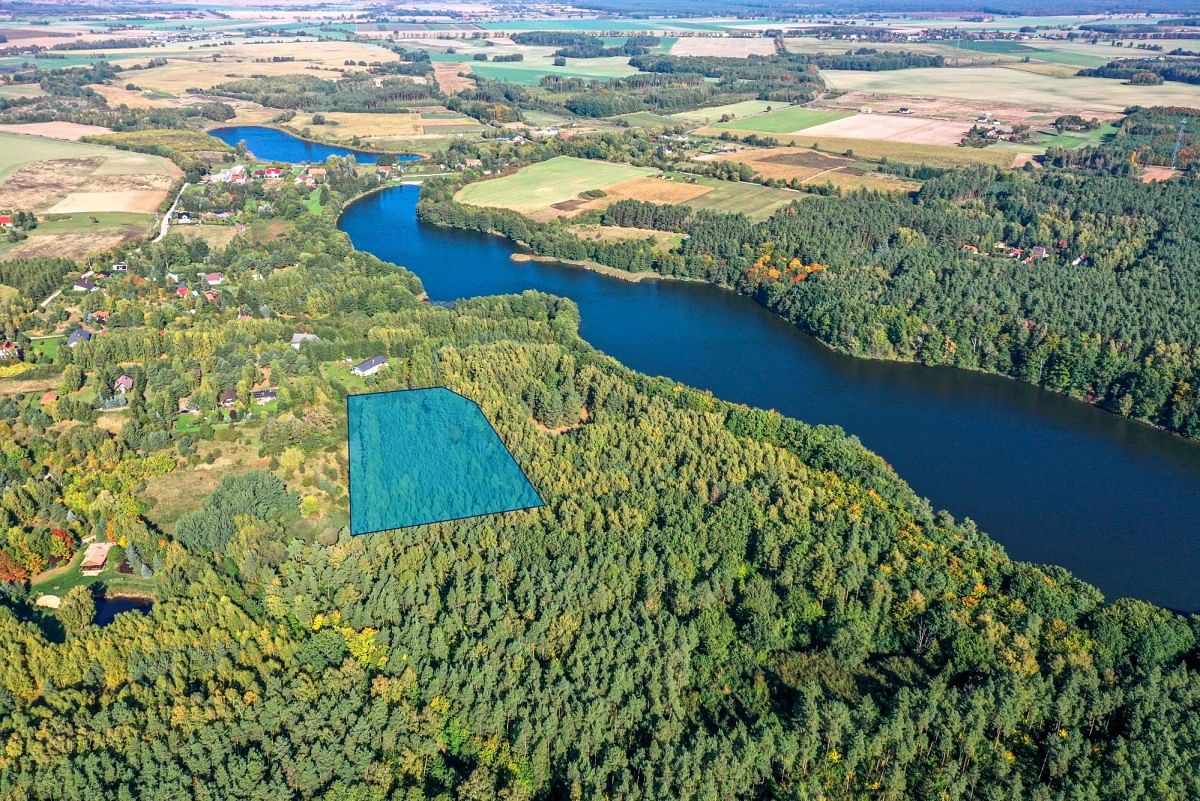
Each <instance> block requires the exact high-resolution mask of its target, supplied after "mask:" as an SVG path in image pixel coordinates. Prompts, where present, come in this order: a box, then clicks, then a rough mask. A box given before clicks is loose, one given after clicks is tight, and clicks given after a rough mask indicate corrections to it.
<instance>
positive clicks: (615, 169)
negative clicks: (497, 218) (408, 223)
mask: <svg viewBox="0 0 1200 801" xmlns="http://www.w3.org/2000/svg"><path fill="white" fill-rule="evenodd" d="M657 173H658V171H657V170H655V169H652V168H650V167H633V166H630V165H628V164H613V163H610V162H607V161H595V160H592V159H579V158H574V157H572V156H558V157H556V158H552V159H549V160H548V161H542V162H539V163H537V164H531V165H529V166H528V167H524V168H522V169H521V170H520V171H518V172H517V173H515V174H513V175H508V176H505V177H504V178H497V179H494V180H491V181H479V182H476V183H473V184H468V185H467V186H464V187H463V188H462V189H460V190H459V192H458V194H457V195H456V197H455V199H456V200H458V201H459V202H460V203H469V204H471V205H474V206H492V207H498V208H505V209H512V210H513V211H517V212H522V213H528V212H534V211H540V210H544V209H547V208H549V207H550V206H551V205H553V204H555V203H562V202H565V201H568V200H574V199H575V198H577V197H579V194H580V193H581V192H585V191H587V190H589V189H600V190H603V189H607V188H608V187H610V186H613V185H614V184H619V183H621V182H623V181H629V180H632V179H634V178H642V177H644V176H647V175H655V174H657Z"/></svg>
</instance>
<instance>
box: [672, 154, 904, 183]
mask: <svg viewBox="0 0 1200 801" xmlns="http://www.w3.org/2000/svg"><path fill="white" fill-rule="evenodd" d="M696 160H697V161H733V162H737V163H739V164H748V165H750V166H751V167H753V168H754V171H755V172H756V173H758V174H759V175H760V176H762V177H763V178H775V179H781V180H784V181H793V180H798V181H800V182H801V183H811V184H818V185H824V184H826V183H830V184H833V185H834V186H836V187H839V188H841V189H847V190H849V189H860V188H861V189H873V190H877V191H887V192H911V191H913V190H915V189H917V188H919V187H920V184H919V183H917V182H916V181H907V180H900V179H898V178H897V177H896V176H894V175H887V174H883V173H880V172H877V171H876V170H875V169H874V167H873V166H872V165H869V164H863V163H860V162H858V161H855V160H854V159H848V158H845V157H843V156H831V155H827V154H824V153H819V152H817V151H814V150H812V149H811V148H788V147H775V148H752V149H748V150H739V151H737V152H734V153H716V154H712V155H708V156H699V157H697V159H696Z"/></svg>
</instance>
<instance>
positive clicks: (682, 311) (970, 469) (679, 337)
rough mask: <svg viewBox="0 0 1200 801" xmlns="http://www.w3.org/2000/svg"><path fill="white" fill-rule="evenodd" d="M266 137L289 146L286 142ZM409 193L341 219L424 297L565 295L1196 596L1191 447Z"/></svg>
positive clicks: (686, 359) (1078, 555)
mask: <svg viewBox="0 0 1200 801" xmlns="http://www.w3.org/2000/svg"><path fill="white" fill-rule="evenodd" d="M227 130H228V129H227ZM274 133H277V134H278V133H279V132H274ZM280 136H282V137H284V138H286V139H293V138H292V137H288V136H287V135H286V134H280ZM243 138H245V137H243ZM270 141H272V142H274V141H275V138H274V137H273V138H272V139H271V140H270ZM295 141H298V140H295ZM259 147H260V148H261V149H258V150H255V148H253V147H252V148H251V150H254V152H255V153H256V155H258V156H259V157H260V158H264V159H269V160H276V159H277V160H281V161H284V160H291V159H289V158H287V155H288V154H289V153H290V152H292V150H291V149H292V144H291V143H284V145H282V146H281V148H280V149H279V150H272V149H270V148H269V147H268V143H267V141H266V140H263V141H262V143H261V144H260V145H259ZM418 192H419V189H418V187H415V186H400V187H395V188H392V189H388V190H386V191H383V192H380V193H377V194H374V195H370V196H368V197H366V198H364V199H363V200H362V201H360V202H358V203H355V204H353V205H352V206H350V207H349V208H348V209H347V210H346V213H345V214H344V215H343V217H342V220H341V227H342V229H343V230H344V231H346V232H347V233H348V234H349V235H350V238H351V240H352V241H353V242H354V245H355V246H356V247H358V248H359V249H361V250H365V251H369V252H371V253H374V254H375V255H377V256H379V257H380V258H382V259H386V260H388V261H391V262H395V263H396V264H400V265H403V266H405V267H407V268H408V269H410V270H412V271H413V272H415V273H416V274H417V275H419V276H420V277H421V280H422V281H423V282H424V284H425V288H426V290H427V291H428V293H429V296H430V298H431V299H432V300H442V301H449V300H455V299H458V298H465V297H473V296H478V295H495V294H503V293H511V292H521V291H523V290H526V289H536V290H539V291H542V292H548V293H551V294H555V295H560V296H563V297H569V298H571V299H572V300H574V301H575V302H576V303H577V304H578V305H579V309H580V312H581V314H582V318H583V319H582V323H581V333H582V335H583V336H584V338H585V339H587V340H588V341H589V342H590V343H592V344H593V345H594V346H596V347H597V348H599V349H601V350H603V351H605V352H606V353H608V354H609V355H611V356H613V357H615V358H617V359H619V360H620V361H621V362H623V363H625V364H627V365H629V366H630V367H632V368H634V369H636V370H640V371H642V372H645V373H650V374H655V375H665V376H669V377H671V378H673V379H675V380H678V381H681V382H684V383H686V384H690V385H691V386H695V387H700V388H703V389H709V390H711V391H712V392H713V393H714V394H716V395H717V396H719V397H721V398H724V399H726V400H731V401H736V402H740V403H746V404H750V405H753V406H759V407H764V408H772V409H778V410H779V411H780V412H782V413H784V414H786V415H789V416H791V417H796V418H798V419H800V420H804V421H806V422H809V423H831V424H835V425H840V426H842V427H843V428H845V429H846V430H847V431H848V432H849V433H851V434H854V435H856V436H858V437H859V438H860V439H861V440H862V441H863V443H864V444H865V445H866V446H867V447H868V448H870V449H871V450H873V451H875V452H876V453H879V454H880V455H882V456H883V457H884V458H885V459H887V460H888V461H889V462H890V463H891V464H892V465H893V466H895V468H896V470H897V471H898V472H899V473H900V475H901V476H903V477H904V478H905V480H907V481H908V482H909V484H911V485H912V487H913V488H914V489H915V490H916V491H917V492H918V493H920V494H921V495H924V496H926V497H928V498H929V499H930V500H931V501H932V502H933V504H934V505H935V506H936V507H938V508H945V509H949V510H950V511H951V512H953V513H954V514H955V516H957V517H970V518H972V519H974V520H975V521H976V522H977V523H978V524H979V526H980V528H981V529H983V530H984V531H986V532H988V533H989V534H990V535H992V536H993V537H995V538H996V539H997V540H999V541H1000V542H1001V543H1003V544H1004V546H1005V547H1006V548H1007V550H1008V552H1009V553H1010V554H1011V555H1012V556H1013V557H1014V558H1017V559H1023V560H1027V561H1032V562H1041V563H1048V564H1058V565H1062V566H1064V567H1066V568H1068V569H1069V570H1071V571H1072V572H1074V573H1075V574H1076V575H1078V576H1080V577H1081V578H1083V579H1085V580H1087V581H1089V582H1092V583H1093V584H1095V585H1096V586H1098V587H1099V588H1100V589H1101V590H1102V591H1103V592H1104V593H1105V595H1106V596H1107V597H1108V598H1110V599H1114V598H1118V597H1122V596H1131V597H1136V598H1143V599H1146V600H1149V601H1153V602H1155V603H1158V604H1161V605H1163V606H1168V607H1171V608H1173V609H1178V610H1188V611H1192V610H1197V609H1200V581H1197V580H1196V576H1197V575H1200V445H1196V444H1193V443H1189V442H1185V441H1184V440H1182V439H1180V438H1178V437H1175V436H1172V435H1170V434H1167V433H1165V432H1162V431H1158V430H1155V429H1153V428H1150V427H1149V426H1145V425H1142V424H1139V423H1134V422H1132V421H1129V420H1126V419H1124V418H1120V417H1117V416H1116V415H1112V414H1108V413H1106V412H1103V411H1100V410H1099V409H1095V408H1092V407H1090V406H1087V405H1085V404H1082V403H1079V402H1076V401H1073V400H1070V399H1068V398H1064V397H1061V396H1058V395H1054V394H1051V393H1048V392H1045V391H1042V390H1040V389H1038V388H1036V387H1033V386H1030V385H1028V384H1021V383H1019V382H1016V381H1012V380H1009V379H1006V378H1001V377H999V376H989V375H983V374H980V373H971V372H967V371H965V370H957V369H954V368H949V367H922V366H920V365H913V364H898V363H893V362H877V361H869V360H865V359H856V358H853V357H850V356H845V355H842V354H838V353H835V352H833V351H830V350H829V349H827V348H825V347H824V346H822V345H821V344H820V343H819V342H817V341H816V340H814V339H812V338H811V337H808V336H806V335H804V334H802V333H800V332H799V331H798V330H797V329H796V328H795V326H793V325H791V324H790V323H788V322H786V321H785V320H782V319H780V318H779V317H776V316H775V315H774V314H772V313H770V312H768V311H767V310H766V309H764V308H762V307H761V306H759V305H758V304H757V303H755V302H754V301H752V300H750V299H748V298H743V297H739V296H737V295H735V294H733V293H731V292H727V291H724V290H721V289H718V288H716V287H711V286H707V285H704V284H696V283H683V282H675V281H654V280H652V281H643V282H641V283H636V284H635V283H629V282H626V281H622V280H619V279H615V278H609V277H606V276H603V275H600V274H597V273H593V272H590V271H587V270H583V269H580V268H578V267H570V266H566V265H557V264H544V263H537V262H525V263H516V262H513V261H512V260H511V259H510V258H509V256H510V255H511V254H512V253H513V252H514V251H515V250H516V248H515V247H514V246H513V245H512V244H511V243H509V242H507V241H506V240H502V239H500V238H498V237H491V236H486V235H483V234H476V233H471V232H466V231H456V230H449V229H441V228H436V227H433V226H428V225H423V224H421V223H420V222H418V221H417V219H416V201H417V196H418Z"/></svg>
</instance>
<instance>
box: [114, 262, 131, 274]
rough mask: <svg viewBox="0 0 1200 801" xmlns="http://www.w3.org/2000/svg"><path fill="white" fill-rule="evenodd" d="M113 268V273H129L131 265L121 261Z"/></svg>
mask: <svg viewBox="0 0 1200 801" xmlns="http://www.w3.org/2000/svg"><path fill="white" fill-rule="evenodd" d="M112 268H113V272H114V273H127V272H129V264H127V263H126V262H123V261H119V262H117V263H116V264H114V265H113V266H112Z"/></svg>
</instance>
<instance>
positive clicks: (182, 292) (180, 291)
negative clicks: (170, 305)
mask: <svg viewBox="0 0 1200 801" xmlns="http://www.w3.org/2000/svg"><path fill="white" fill-rule="evenodd" d="M191 293H192V290H190V289H188V288H187V287H186V286H184V285H183V284H180V285H179V286H177V287H175V295H176V296H177V297H180V298H186V297H187V296H188V295H190V294H191Z"/></svg>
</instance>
